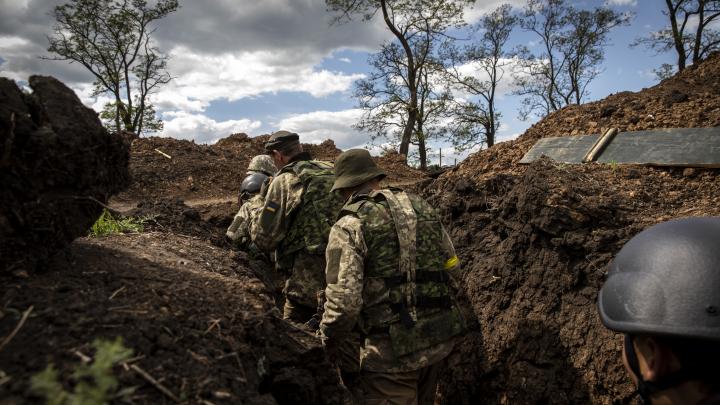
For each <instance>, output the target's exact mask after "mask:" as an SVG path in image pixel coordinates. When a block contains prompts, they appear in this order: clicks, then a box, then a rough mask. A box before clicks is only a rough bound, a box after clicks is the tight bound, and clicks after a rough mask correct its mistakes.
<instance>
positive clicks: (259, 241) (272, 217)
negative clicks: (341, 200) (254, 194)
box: [251, 173, 303, 252]
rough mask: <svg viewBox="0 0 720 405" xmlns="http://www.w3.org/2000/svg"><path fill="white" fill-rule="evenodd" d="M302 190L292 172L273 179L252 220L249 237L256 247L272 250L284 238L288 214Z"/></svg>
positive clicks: (300, 196)
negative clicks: (260, 206) (259, 208)
mask: <svg viewBox="0 0 720 405" xmlns="http://www.w3.org/2000/svg"><path fill="white" fill-rule="evenodd" d="M302 192H303V185H302V183H301V182H300V179H299V178H298V177H297V176H295V175H294V174H292V173H283V174H281V175H279V176H277V177H275V178H274V179H273V181H272V183H270V186H269V187H268V190H267V194H266V195H265V200H264V202H263V206H262V209H261V211H260V212H259V213H258V215H256V216H255V218H254V219H253V221H252V230H251V238H252V241H253V242H254V243H255V245H256V246H257V247H258V248H260V249H261V250H264V251H266V252H272V251H273V250H275V248H276V247H277V246H278V244H279V243H280V242H281V241H282V240H283V239H284V238H285V234H286V233H287V226H288V222H289V220H290V215H291V214H292V213H293V211H294V210H295V208H297V207H298V206H299V204H300V201H301V198H302Z"/></svg>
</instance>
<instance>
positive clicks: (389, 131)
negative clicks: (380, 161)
mask: <svg viewBox="0 0 720 405" xmlns="http://www.w3.org/2000/svg"><path fill="white" fill-rule="evenodd" d="M421 38H423V37H415V38H413V39H412V40H411V41H410V44H411V46H412V47H413V49H414V50H415V51H416V54H418V55H422V57H423V59H424V60H425V62H424V63H423V65H422V66H423V67H422V69H420V70H419V71H418V74H417V84H416V86H417V87H416V89H417V90H416V91H417V108H416V110H417V112H416V114H415V115H414V123H415V124H414V126H413V127H411V130H412V131H411V136H410V139H409V141H408V145H415V146H417V147H418V156H419V161H420V167H421V168H422V169H425V168H426V166H427V142H428V140H429V139H431V138H437V137H439V136H440V134H441V132H442V131H441V125H440V120H442V119H443V118H444V116H445V115H444V111H445V108H446V105H447V100H448V98H449V91H448V88H447V86H444V85H443V84H442V83H441V80H440V78H441V76H442V75H441V73H442V71H441V69H443V66H442V65H441V64H439V63H438V62H437V60H436V59H435V57H434V56H432V55H430V54H433V53H434V51H433V50H432V48H431V46H428V42H427V41H426V40H422V39H421ZM430 45H432V44H430ZM420 47H423V48H427V49H424V50H423V51H420V49H417V48H420ZM426 53H427V54H428V55H426ZM368 61H369V63H370V66H372V70H371V72H370V73H369V75H368V77H367V78H365V79H361V80H358V81H357V82H356V83H355V92H354V93H355V94H354V95H355V97H356V98H357V99H358V100H359V105H360V108H361V109H362V110H363V115H362V117H361V118H360V121H359V122H358V123H357V124H356V125H355V127H356V128H358V129H361V130H364V131H367V132H369V133H370V134H371V136H372V139H373V140H377V139H387V140H389V141H390V142H391V143H392V144H395V145H398V144H400V143H401V142H402V139H403V135H404V131H405V129H406V128H407V125H408V124H407V122H408V117H409V115H408V114H407V111H408V108H409V106H410V104H411V102H412V98H411V95H410V94H411V93H410V91H409V90H408V87H409V86H408V85H407V80H408V79H407V77H406V76H405V74H406V70H405V69H406V64H405V58H404V51H403V50H402V48H401V47H400V46H399V45H397V44H396V43H394V42H391V43H386V44H384V45H383V46H382V47H381V50H380V52H378V53H376V54H374V55H371V56H370V58H369V60H368ZM408 152H409V148H408ZM406 156H407V154H406Z"/></svg>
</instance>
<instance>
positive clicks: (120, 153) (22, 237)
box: [0, 76, 129, 272]
mask: <svg viewBox="0 0 720 405" xmlns="http://www.w3.org/2000/svg"><path fill="white" fill-rule="evenodd" d="M29 85H30V88H32V90H33V93H32V94H26V93H23V92H22V91H21V90H20V89H19V88H18V86H17V85H16V84H15V82H13V81H12V80H9V79H6V78H0V272H2V271H8V270H11V271H31V270H33V269H34V268H35V266H36V265H37V264H38V263H40V262H42V261H44V260H45V259H47V258H48V257H49V256H51V255H52V254H53V253H54V252H56V251H58V250H59V249H61V248H63V247H64V246H66V245H67V244H69V243H70V242H71V241H72V240H74V239H75V238H77V237H78V236H81V235H84V234H86V233H87V231H88V229H89V228H90V226H91V225H92V224H93V223H94V222H95V220H96V219H97V218H98V216H99V215H100V213H101V211H102V209H103V208H102V204H104V203H105V202H107V200H108V198H109V197H110V196H111V195H112V194H114V193H116V192H118V191H119V190H122V189H123V188H124V187H126V186H127V184H128V182H129V174H128V171H127V165H128V158H129V155H128V150H127V146H126V145H125V144H123V141H122V140H121V139H120V138H119V137H114V136H110V135H108V133H107V131H106V130H105V129H104V128H103V127H102V125H101V123H100V120H99V119H98V117H97V115H96V113H95V112H94V111H93V110H92V109H89V108H87V107H85V106H83V104H82V103H81V102H80V100H79V99H78V98H77V96H76V95H75V93H73V91H72V90H70V89H69V88H67V87H66V86H65V85H63V84H62V83H61V82H59V81H58V80H56V79H54V78H52V77H44V76H32V77H30V80H29Z"/></svg>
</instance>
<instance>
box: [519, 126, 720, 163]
mask: <svg viewBox="0 0 720 405" xmlns="http://www.w3.org/2000/svg"><path fill="white" fill-rule="evenodd" d="M598 137H599V136H598V135H583V136H567V137H558V138H544V139H541V140H539V141H538V142H537V143H536V144H535V145H533V147H532V148H531V149H530V150H529V151H528V152H527V153H526V154H525V156H523V158H522V160H520V163H531V162H533V161H535V160H537V159H538V158H540V156H542V155H545V156H548V157H550V158H552V159H554V160H556V161H558V162H563V163H582V160H583V157H584V156H585V154H587V152H588V151H589V150H590V148H591V147H592V146H593V144H594V143H595V141H596V140H597V139H598ZM596 162H599V163H617V164H643V165H653V166H686V167H718V168H720V127H716V128H671V129H654V130H651V131H636V132H621V133H619V134H617V135H616V136H615V139H613V140H612V142H611V143H610V144H608V145H607V147H606V148H605V150H604V151H603V152H602V153H601V154H600V156H598V158H597V159H596Z"/></svg>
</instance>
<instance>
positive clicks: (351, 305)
mask: <svg viewBox="0 0 720 405" xmlns="http://www.w3.org/2000/svg"><path fill="white" fill-rule="evenodd" d="M366 254H367V246H366V245H365V240H364V238H363V234H362V228H361V223H360V220H358V219H357V218H355V217H352V216H345V217H343V218H341V219H340V220H339V221H338V222H337V223H335V225H333V227H332V229H331V230H330V237H329V239H328V245H327V249H326V251H325V258H326V261H327V267H326V268H325V279H326V281H327V287H326V288H325V312H324V313H323V317H322V321H321V322H320V333H321V337H322V338H323V340H324V341H325V342H326V344H328V343H329V342H334V343H337V342H338V341H339V339H342V337H343V336H344V335H346V334H347V333H349V332H350V331H352V329H353V328H354V327H355V324H356V323H357V320H358V316H359V315H360V310H361V309H362V292H363V270H364V267H365V266H364V258H365V255H366Z"/></svg>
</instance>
